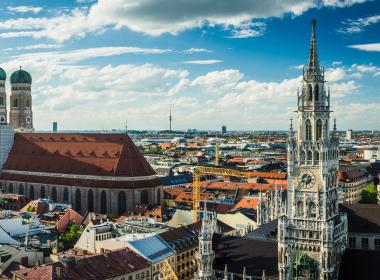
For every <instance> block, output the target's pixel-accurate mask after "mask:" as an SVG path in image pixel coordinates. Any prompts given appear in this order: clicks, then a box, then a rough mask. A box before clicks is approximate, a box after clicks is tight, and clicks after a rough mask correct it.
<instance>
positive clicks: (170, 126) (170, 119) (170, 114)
mask: <svg viewBox="0 0 380 280" xmlns="http://www.w3.org/2000/svg"><path fill="white" fill-rule="evenodd" d="M172 120H173V116H172V108H170V113H169V131H170V132H172Z"/></svg>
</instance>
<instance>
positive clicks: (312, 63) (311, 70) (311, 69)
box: [306, 19, 321, 79]
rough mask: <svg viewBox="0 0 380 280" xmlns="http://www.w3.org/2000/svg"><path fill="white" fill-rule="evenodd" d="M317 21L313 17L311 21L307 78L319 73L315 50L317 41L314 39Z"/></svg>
mask: <svg viewBox="0 0 380 280" xmlns="http://www.w3.org/2000/svg"><path fill="white" fill-rule="evenodd" d="M316 25H317V21H316V20H315V19H313V20H312V21H311V28H312V31H311V41H310V51H309V60H308V63H307V71H306V74H307V78H309V79H310V78H313V77H315V76H319V75H321V66H320V65H319V59H318V51H317V42H316V40H315V27H316Z"/></svg>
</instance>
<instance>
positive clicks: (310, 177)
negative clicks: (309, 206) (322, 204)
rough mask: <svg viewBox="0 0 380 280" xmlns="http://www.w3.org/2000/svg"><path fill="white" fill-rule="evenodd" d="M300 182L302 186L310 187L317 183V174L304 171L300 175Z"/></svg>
mask: <svg viewBox="0 0 380 280" xmlns="http://www.w3.org/2000/svg"><path fill="white" fill-rule="evenodd" d="M298 184H299V186H300V187H301V188H304V189H310V188H312V187H313V186H314V184H315V176H314V174H313V173H312V172H310V171H302V172H301V173H300V175H299V176H298Z"/></svg>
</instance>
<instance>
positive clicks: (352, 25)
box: [337, 15, 380, 33]
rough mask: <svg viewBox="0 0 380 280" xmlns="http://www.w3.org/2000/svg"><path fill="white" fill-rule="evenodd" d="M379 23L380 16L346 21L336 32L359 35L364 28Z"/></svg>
mask: <svg viewBox="0 0 380 280" xmlns="http://www.w3.org/2000/svg"><path fill="white" fill-rule="evenodd" d="M378 22H380V15H375V16H370V17H364V18H358V19H347V20H345V21H343V22H342V25H343V26H342V27H341V28H339V29H338V30H337V31H338V32H340V33H360V32H363V31H364V29H365V27H367V26H370V25H373V24H376V23H378Z"/></svg>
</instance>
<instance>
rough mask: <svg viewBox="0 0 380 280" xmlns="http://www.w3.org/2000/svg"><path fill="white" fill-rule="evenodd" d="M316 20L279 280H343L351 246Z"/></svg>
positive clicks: (282, 226) (281, 229)
mask: <svg viewBox="0 0 380 280" xmlns="http://www.w3.org/2000/svg"><path fill="white" fill-rule="evenodd" d="M315 27H316V22H315V20H313V21H312V35H311V44H310V53H309V61H308V65H307V67H306V69H305V70H306V71H304V75H303V81H302V92H301V93H299V94H298V108H297V113H298V124H297V126H298V128H297V134H296V136H295V135H294V133H293V129H291V130H290V133H289V140H288V189H287V211H286V214H284V215H282V216H281V217H280V218H279V219H278V268H279V274H280V275H279V279H280V280H290V279H310V280H335V279H338V272H339V265H340V259H341V255H342V253H343V252H344V250H345V248H346V245H347V239H348V238H347V216H346V215H345V214H343V213H341V212H340V211H339V207H338V201H339V192H340V188H339V184H338V171H339V141H338V139H337V137H336V136H335V132H336V126H335V122H334V129H333V134H332V135H330V130H329V124H330V93H329V92H328V91H326V88H325V77H324V69H323V68H322V67H321V66H320V65H319V59H318V54H317V47H316V40H315Z"/></svg>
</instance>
